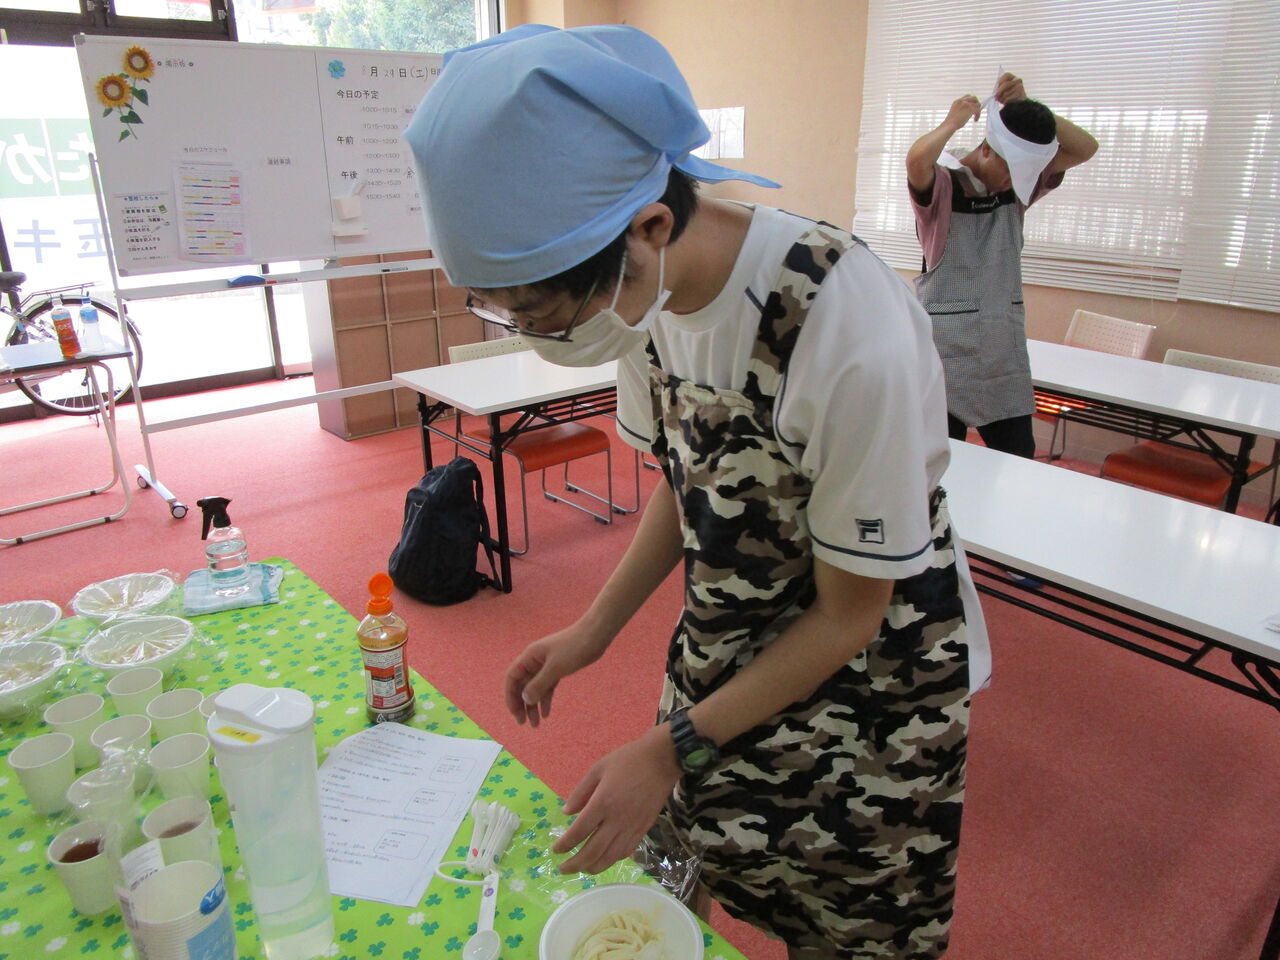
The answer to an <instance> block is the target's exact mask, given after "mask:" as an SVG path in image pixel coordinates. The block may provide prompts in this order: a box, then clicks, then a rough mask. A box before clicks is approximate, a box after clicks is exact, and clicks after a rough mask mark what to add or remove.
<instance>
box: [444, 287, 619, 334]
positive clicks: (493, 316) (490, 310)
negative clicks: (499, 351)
mask: <svg viewBox="0 0 1280 960" xmlns="http://www.w3.org/2000/svg"><path fill="white" fill-rule="evenodd" d="M599 285H600V278H599V277H597V278H596V279H595V280H593V281H592V283H591V286H590V288H589V289H588V290H587V295H586V296H585V297H583V298H582V302H581V303H579V304H578V309H577V310H575V311H574V312H573V319H572V320H570V321H569V325H568V326H567V327H565V328H564V329H563V330H560V331H558V332H556V333H539V332H538V331H537V330H531V329H530V328H529V327H527V326H521V325H520V324H519V323H518V322H517V321H516V319H515V317H514V314H512V312H511V311H510V310H507V309H504V308H503V307H495V306H492V305H490V304H488V303H485V302H484V301H483V300H477V299H476V297H475V295H474V294H471V293H468V294H467V311H468V312H469V313H470V314H471V315H472V316H473V317H479V318H480V319H481V320H483V321H485V322H486V323H496V324H497V325H498V326H500V327H503V328H505V329H507V330H510V331H512V332H514V333H518V334H520V335H521V336H522V337H533V338H535V339H538V340H559V341H561V342H562V343H569V342H570V340H569V334H570V333H571V332H572V331H573V328H574V327H576V326H577V325H578V321H579V320H581V319H582V312H583V311H584V310H586V308H587V304H588V303H590V302H591V298H592V297H594V296H595V295H596V287H598V286H599Z"/></svg>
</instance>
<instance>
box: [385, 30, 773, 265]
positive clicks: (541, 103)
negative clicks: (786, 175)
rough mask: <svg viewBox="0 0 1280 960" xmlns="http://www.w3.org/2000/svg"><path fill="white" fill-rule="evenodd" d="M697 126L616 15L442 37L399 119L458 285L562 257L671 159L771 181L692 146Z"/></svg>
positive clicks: (651, 196)
mask: <svg viewBox="0 0 1280 960" xmlns="http://www.w3.org/2000/svg"><path fill="white" fill-rule="evenodd" d="M710 136H711V134H710V131H708V130H707V127H706V125H705V124H704V123H703V122H702V118H701V117H700V116H699V115H698V110H697V107H696V106H695V105H694V102H693V97H692V96H691V95H690V93H689V87H688V85H687V84H686V83H685V81H684V78H683V77H682V76H681V75H680V71H679V70H678V69H677V68H676V65H675V61H673V60H672V59H671V55H670V54H668V53H667V51H666V50H665V49H664V48H663V47H662V45H661V44H659V43H658V42H657V41H656V40H654V39H653V38H652V37H650V36H649V35H648V34H645V33H642V32H641V31H639V30H636V29H635V28H634V27H627V26H619V25H609V26H592V27H575V28H573V29H570V30H558V29H556V28H555V27H548V26H544V25H541V24H526V25H524V26H520V27H516V28H515V29H513V30H508V31H506V32H505V33H500V34H498V35H497V36H495V37H491V38H490V39H488V40H485V41H482V42H481V43H477V44H474V45H472V46H469V47H463V48H461V49H459V50H454V51H452V52H451V53H448V54H446V55H445V59H444V69H443V70H442V71H441V74H440V77H439V79H437V80H436V82H435V84H434V85H433V86H432V88H431V89H430V90H429V91H428V92H427V95H426V96H425V97H424V98H423V100H422V103H421V104H419V106H418V110H417V112H416V113H415V114H414V117H413V120H412V121H411V122H410V123H409V126H408V128H407V129H406V130H405V132H404V138H405V140H406V141H407V142H408V144H409V146H410V147H411V148H412V150H413V158H414V164H415V166H416V167H417V171H418V182H419V186H420V188H421V191H422V201H423V208H424V210H425V211H426V218H427V233H428V236H429V238H430V241H431V244H432V250H433V251H434V252H435V255H436V256H437V257H439V258H440V260H441V262H442V263H443V265H444V270H445V273H446V274H447V275H448V277H449V280H450V282H451V283H453V284H454V285H455V286H463V287H506V286H516V285H519V284H525V283H533V282H535V281H538V280H543V279H546V278H547V277H551V276H555V275H556V274H558V273H562V272H563V271H565V270H568V269H569V268H570V267H573V266H576V265H577V264H579V263H581V262H582V261H584V260H586V259H587V258H588V257H590V256H592V255H593V254H595V253H597V252H599V251H600V250H602V249H603V248H604V247H606V246H607V245H608V244H609V242H610V241H612V240H613V239H614V238H615V237H617V236H618V235H619V234H620V233H622V231H623V230H624V229H626V227H627V224H628V223H630V221H631V218H632V216H634V215H635V213H636V212H637V211H639V210H640V209H641V208H643V207H644V206H645V205H647V204H649V203H652V202H653V201H655V200H657V199H659V198H660V197H661V196H662V194H663V193H664V192H666V188H667V174H668V172H669V171H670V170H671V168H672V167H675V168H676V169H677V170H681V171H683V172H684V173H686V174H688V175H689V176H691V177H694V178H695V179H698V180H706V181H712V182H715V181H721V180H746V181H748V182H750V183H755V184H759V185H760V186H765V187H776V186H778V184H776V183H774V182H773V181H772V180H767V179H765V178H764V177H758V176H755V175H754V174H749V173H743V172H741V171H739V170H733V169H730V168H728V167H722V166H719V165H717V164H714V163H709V162H708V161H706V160H703V159H701V158H699V157H695V156H693V155H692V154H691V153H690V151H691V150H693V149H695V148H697V147H699V146H701V145H702V144H704V143H706V142H707V140H708V139H710Z"/></svg>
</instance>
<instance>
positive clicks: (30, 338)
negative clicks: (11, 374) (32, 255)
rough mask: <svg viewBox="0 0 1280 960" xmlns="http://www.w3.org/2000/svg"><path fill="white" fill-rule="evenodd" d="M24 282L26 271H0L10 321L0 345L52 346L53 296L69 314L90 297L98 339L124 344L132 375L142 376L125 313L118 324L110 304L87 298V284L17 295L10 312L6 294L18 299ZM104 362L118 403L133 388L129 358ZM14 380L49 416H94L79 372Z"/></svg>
mask: <svg viewBox="0 0 1280 960" xmlns="http://www.w3.org/2000/svg"><path fill="white" fill-rule="evenodd" d="M26 279H27V275H26V274H25V273H19V272H16V271H15V272H0V298H3V299H0V313H3V314H4V315H5V316H7V317H8V318H10V323H9V326H8V329H7V331H6V333H5V336H4V341H3V342H4V344H5V346H9V347H11V346H16V345H18V344H22V343H40V342H44V341H49V340H52V341H55V342H56V341H57V339H58V334H57V331H56V330H54V327H53V306H54V298H55V297H56V296H59V295H64V294H65V295H66V296H63V302H64V303H65V304H66V307H67V309H68V310H70V311H71V312H72V314H73V315H74V314H75V312H76V311H77V310H79V309H80V302H81V300H82V299H83V298H84V297H89V301H90V302H91V303H92V304H93V305H94V306H95V307H97V309H98V326H99V329H100V330H101V331H102V337H103V339H104V340H106V341H107V342H109V343H118V344H124V345H126V346H128V347H129V349H130V350H131V351H132V352H133V363H134V371H135V373H136V374H137V375H138V376H139V377H140V376H141V375H142V341H141V339H140V338H139V336H138V328H137V327H136V326H134V323H133V321H132V320H130V319H129V317H128V316H127V315H126V316H125V318H124V322H123V323H121V320H120V315H119V314H118V313H117V311H116V307H115V304H113V303H107V302H106V301H104V300H101V299H99V298H98V297H94V296H92V295H91V294H90V293H89V287H88V285H87V284H71V285H70V286H66V287H55V288H54V289H52V290H41V291H40V292H38V293H33V294H29V295H28V296H26V297H22V298H21V299H20V301H19V306H18V309H17V310H14V309H13V308H12V307H10V306H9V304H8V302H6V301H7V300H8V299H9V295H10V294H12V295H13V296H15V297H18V296H20V293H19V291H20V290H21V288H22V284H23V283H24V282H25V281H26ZM72 291H75V292H74V293H72ZM126 337H127V338H128V339H126ZM103 362H104V363H105V364H106V365H107V367H109V368H110V370H111V381H112V383H113V384H114V390H115V401H114V402H116V403H122V402H124V401H125V400H126V399H127V397H128V395H129V391H130V390H132V389H133V387H132V384H131V382H130V379H129V364H128V360H126V359H125V358H123V357H120V358H117V359H113V360H106V361H103ZM14 382H15V383H17V385H18V389H19V390H21V391H22V392H23V393H24V394H26V396H27V397H28V398H29V399H30V400H31V402H32V403H34V404H36V405H37V406H39V407H43V408H44V409H45V410H48V411H50V412H51V413H65V414H69V415H71V416H78V417H84V416H89V415H91V414H95V413H98V412H99V408H98V402H97V400H96V399H95V397H94V394H93V389H92V387H91V386H90V383H89V378H88V376H87V375H86V374H85V373H84V372H83V371H80V370H68V371H66V372H64V373H58V374H52V375H44V376H38V377H18V378H17V379H16V380H15V381H14Z"/></svg>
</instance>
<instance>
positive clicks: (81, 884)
mask: <svg viewBox="0 0 1280 960" xmlns="http://www.w3.org/2000/svg"><path fill="white" fill-rule="evenodd" d="M113 829H115V828H114V826H113V825H112V824H111V823H109V822H108V821H106V820H86V821H84V822H82V823H77V824H75V825H74V826H70V827H68V828H67V829H66V830H63V831H62V832H61V833H60V834H58V835H57V836H56V837H54V838H53V842H52V843H51V844H49V849H48V851H47V855H48V857H49V862H50V863H51V864H53V869H54V871H55V872H56V873H57V874H58V879H59V880H61V881H62V885H63V886H64V887H66V888H67V894H68V895H69V896H70V897H71V905H72V906H73V907H75V908H76V910H78V911H79V912H80V913H83V914H86V915H88V916H92V915H93V914H95V913H104V912H106V911H107V910H111V909H113V908H114V907H115V906H116V892H115V888H114V886H113V885H112V881H111V862H110V858H109V857H108V856H107V837H108V835H109V834H110V832H111V831H112V830H113Z"/></svg>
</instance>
